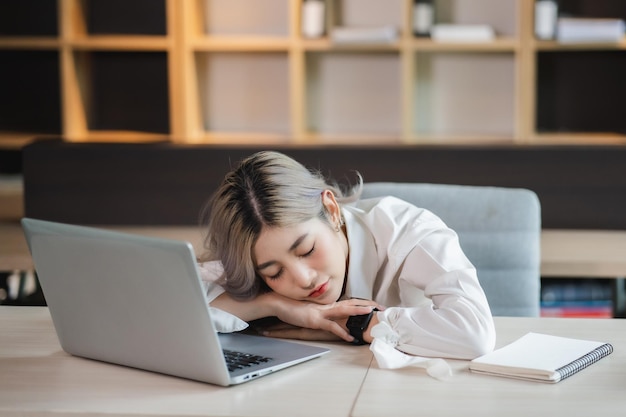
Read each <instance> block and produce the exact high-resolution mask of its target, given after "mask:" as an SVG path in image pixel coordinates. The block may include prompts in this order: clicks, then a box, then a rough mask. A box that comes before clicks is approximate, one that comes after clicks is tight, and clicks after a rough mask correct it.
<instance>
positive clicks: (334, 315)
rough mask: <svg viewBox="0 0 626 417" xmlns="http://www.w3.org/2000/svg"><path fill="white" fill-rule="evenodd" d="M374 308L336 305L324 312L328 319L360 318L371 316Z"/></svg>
mask: <svg viewBox="0 0 626 417" xmlns="http://www.w3.org/2000/svg"><path fill="white" fill-rule="evenodd" d="M373 308H374V307H373V306H357V305H345V304H344V305H339V304H338V305H336V306H333V307H332V308H329V309H328V310H326V311H324V313H323V316H324V317H325V318H327V319H338V318H346V317H349V316H358V315H361V314H369V313H370V312H371V311H372V309H373Z"/></svg>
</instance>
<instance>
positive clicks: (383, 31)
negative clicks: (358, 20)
mask: <svg viewBox="0 0 626 417" xmlns="http://www.w3.org/2000/svg"><path fill="white" fill-rule="evenodd" d="M330 37H331V39H332V41H333V42H335V43H339V44H355V43H356V44H372V43H374V44H376V43H391V42H395V41H396V40H398V29H397V28H396V27H395V26H391V25H389V26H375V27H349V26H338V27H335V28H333V29H332V31H331V34H330Z"/></svg>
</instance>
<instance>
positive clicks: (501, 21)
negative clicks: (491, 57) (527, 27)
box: [435, 0, 532, 38]
mask: <svg viewBox="0 0 626 417" xmlns="http://www.w3.org/2000/svg"><path fill="white" fill-rule="evenodd" d="M523 1H529V0H470V1H467V0H435V8H436V9H435V10H436V11H435V19H436V22H435V23H453V24H460V25H481V24H485V25H490V26H491V27H493V29H494V31H495V32H496V34H497V35H498V36H501V37H505V38H511V37H513V38H515V37H518V36H519V28H518V26H517V23H518V19H517V13H518V12H519V10H520V7H519V3H520V2H523ZM530 1H532V0H530Z"/></svg>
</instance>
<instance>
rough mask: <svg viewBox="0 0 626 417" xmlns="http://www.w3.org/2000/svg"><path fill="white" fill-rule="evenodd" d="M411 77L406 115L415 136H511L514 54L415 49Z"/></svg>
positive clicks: (427, 139) (513, 97) (442, 138)
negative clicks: (410, 99) (409, 107)
mask: <svg viewBox="0 0 626 417" xmlns="http://www.w3.org/2000/svg"><path fill="white" fill-rule="evenodd" d="M413 78H414V80H415V83H414V85H413V100H414V106H413V112H414V113H413V115H412V117H411V119H412V120H413V121H414V126H413V132H414V134H415V135H416V136H417V138H418V141H420V140H424V141H429V140H433V139H436V138H440V139H441V142H442V143H445V142H446V138H448V139H449V140H451V141H459V140H463V139H464V138H467V139H468V140H474V139H476V138H479V139H480V140H485V139H489V138H492V139H497V140H503V139H509V138H510V139H511V140H512V139H513V137H514V130H515V56H514V55H512V54H508V53H492V52H489V53H418V54H415V76H414V77H413ZM420 138H422V139H420Z"/></svg>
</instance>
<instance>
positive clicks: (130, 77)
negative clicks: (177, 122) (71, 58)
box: [75, 51, 170, 137]
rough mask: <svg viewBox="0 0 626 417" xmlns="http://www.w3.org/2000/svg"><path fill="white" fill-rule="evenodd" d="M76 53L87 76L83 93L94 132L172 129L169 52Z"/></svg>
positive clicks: (167, 130)
mask: <svg viewBox="0 0 626 417" xmlns="http://www.w3.org/2000/svg"><path fill="white" fill-rule="evenodd" d="M75 57H76V65H77V66H78V67H79V68H78V70H77V72H78V73H79V74H82V78H84V79H85V82H83V83H82V85H81V88H82V90H81V95H82V96H83V101H84V103H85V105H86V115H87V127H88V130H89V131H90V132H91V136H99V137H102V136H107V135H109V134H110V132H115V131H120V132H125V131H130V132H143V133H157V134H168V133H169V131H170V118H169V92H168V91H169V90H168V75H167V54H166V53H164V52H143V51H142V52H118V51H115V52H109V51H94V52H75ZM97 131H102V132H104V133H101V134H100V135H98V133H97ZM122 136H123V135H122Z"/></svg>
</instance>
